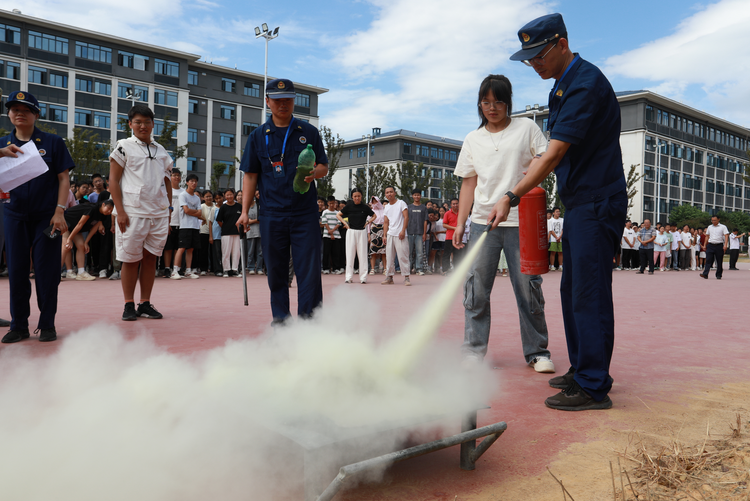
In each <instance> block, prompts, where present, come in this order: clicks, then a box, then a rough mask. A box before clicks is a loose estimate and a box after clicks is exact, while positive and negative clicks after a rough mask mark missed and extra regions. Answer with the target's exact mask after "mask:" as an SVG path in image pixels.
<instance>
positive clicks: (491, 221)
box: [484, 217, 495, 233]
mask: <svg viewBox="0 0 750 501" xmlns="http://www.w3.org/2000/svg"><path fill="white" fill-rule="evenodd" d="M494 222H495V218H494V217H493V218H492V219H490V220H489V221H487V229H486V230H484V232H485V233H487V232H489V231H490V230H491V229H492V223H494Z"/></svg>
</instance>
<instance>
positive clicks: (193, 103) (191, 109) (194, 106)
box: [188, 99, 198, 114]
mask: <svg viewBox="0 0 750 501" xmlns="http://www.w3.org/2000/svg"><path fill="white" fill-rule="evenodd" d="M188 113H192V114H196V113H198V100H197V99H188Z"/></svg>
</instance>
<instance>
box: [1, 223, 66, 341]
mask: <svg viewBox="0 0 750 501" xmlns="http://www.w3.org/2000/svg"><path fill="white" fill-rule="evenodd" d="M3 219H4V222H5V255H6V257H7V259H8V281H9V282H10V315H11V322H10V329H11V330H23V329H28V328H29V315H30V314H31V305H30V301H31V280H29V271H30V266H31V259H32V258H33V260H34V280H35V282H36V302H37V305H38V307H39V313H40V314H39V323H38V324H37V328H39V329H53V328H54V327H55V314H57V288H58V286H59V285H60V255H61V250H62V237H61V236H60V235H58V236H57V238H54V239H51V238H49V237H48V236H46V235H44V233H43V232H44V230H45V228H47V227H48V226H49V220H50V218H49V217H47V218H43V219H37V220H32V221H21V220H20V219H16V218H14V217H12V216H9V215H8V214H7V213H6V214H4V218H3Z"/></svg>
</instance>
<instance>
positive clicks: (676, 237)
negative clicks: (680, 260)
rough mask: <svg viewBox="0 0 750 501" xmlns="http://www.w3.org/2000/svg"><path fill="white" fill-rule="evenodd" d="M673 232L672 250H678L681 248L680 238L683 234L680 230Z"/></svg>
mask: <svg viewBox="0 0 750 501" xmlns="http://www.w3.org/2000/svg"><path fill="white" fill-rule="evenodd" d="M670 233H671V234H672V250H677V249H679V248H680V240H681V239H682V235H681V234H680V232H679V231H670Z"/></svg>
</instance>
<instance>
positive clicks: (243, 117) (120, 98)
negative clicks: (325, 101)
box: [0, 10, 327, 186]
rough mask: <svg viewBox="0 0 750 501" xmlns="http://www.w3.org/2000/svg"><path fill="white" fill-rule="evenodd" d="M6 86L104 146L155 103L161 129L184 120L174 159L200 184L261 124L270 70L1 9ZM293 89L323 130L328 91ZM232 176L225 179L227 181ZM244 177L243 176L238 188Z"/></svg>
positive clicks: (68, 129)
mask: <svg viewBox="0 0 750 501" xmlns="http://www.w3.org/2000/svg"><path fill="white" fill-rule="evenodd" d="M258 50H259V54H260V48H259V49H258ZM270 78H272V77H269V79H270ZM0 88H2V91H3V94H4V95H5V96H7V95H8V94H10V93H11V92H13V91H16V90H26V91H28V92H30V93H32V94H33V95H34V96H36V97H37V99H39V102H40V105H41V107H42V116H41V121H43V122H44V123H46V124H48V125H50V126H51V127H52V128H54V129H55V130H56V131H57V133H58V134H59V135H61V136H63V137H72V136H73V129H74V128H76V127H80V128H82V129H87V130H90V131H91V132H92V134H93V137H95V138H96V140H97V141H101V142H103V143H105V144H113V143H114V142H115V141H116V140H117V139H121V138H123V137H125V132H124V130H122V127H121V125H120V123H119V119H121V118H126V117H127V113H128V110H129V109H130V108H131V106H132V105H133V104H134V103H135V102H142V103H144V104H147V105H148V106H149V107H150V108H151V109H152V110H153V111H154V114H155V116H156V124H155V128H154V134H155V135H158V134H160V133H161V130H162V127H163V126H164V120H165V119H169V120H170V121H172V122H178V126H177V130H176V134H175V135H174V139H175V141H176V144H178V145H188V153H187V156H186V157H185V158H181V159H179V160H177V162H176V165H177V167H179V168H181V170H182V171H183V172H186V171H187V172H194V173H196V174H198V177H199V186H208V185H209V184H210V180H211V176H212V172H213V169H214V166H215V165H216V166H218V165H219V164H223V165H222V167H223V168H224V169H226V167H224V166H229V165H235V161H234V159H235V158H241V157H242V148H244V146H245V142H246V140H247V137H248V135H249V134H250V133H251V132H252V131H253V130H254V129H255V128H256V127H258V124H260V123H262V121H263V120H262V118H261V115H262V113H263V112H262V109H263V101H262V99H263V75H262V74H257V73H251V72H247V71H242V70H238V69H232V68H227V67H223V66H220V65H216V64H211V63H209V62H205V61H200V56H198V55H196V54H190V53H187V52H181V51H176V50H172V49H165V48H163V47H157V46H154V45H149V44H146V43H142V42H137V41H133V40H126V39H123V38H119V37H114V36H111V35H106V34H103V33H97V32H93V31H88V30H84V29H80V28H76V27H72V26H67V25H63V24H59V23H54V22H51V21H46V20H44V19H39V18H34V17H30V16H26V15H23V14H22V13H21V12H20V11H18V10H14V11H13V12H8V11H3V10H0ZM295 88H296V91H297V98H296V101H295V107H294V112H295V116H296V117H297V118H298V119H301V120H305V121H307V122H310V123H311V124H313V125H315V126H316V127H317V126H318V119H319V117H318V96H319V95H320V94H322V93H324V92H327V89H322V88H319V87H314V86H311V85H306V84H302V83H297V82H295ZM4 112H5V107H4V106H3V109H2V113H4ZM0 127H3V128H5V129H7V130H10V129H11V128H12V125H11V124H10V121H9V120H8V117H7V115H4V114H3V115H2V116H0ZM104 166H108V164H103V167H104ZM103 170H104V171H106V167H105V168H104V169H103ZM225 172H228V170H226V171H225ZM228 182H229V179H228V178H226V177H225V178H223V179H222V180H221V186H227V183H228ZM239 182H240V176H237V175H235V176H234V186H239Z"/></svg>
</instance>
